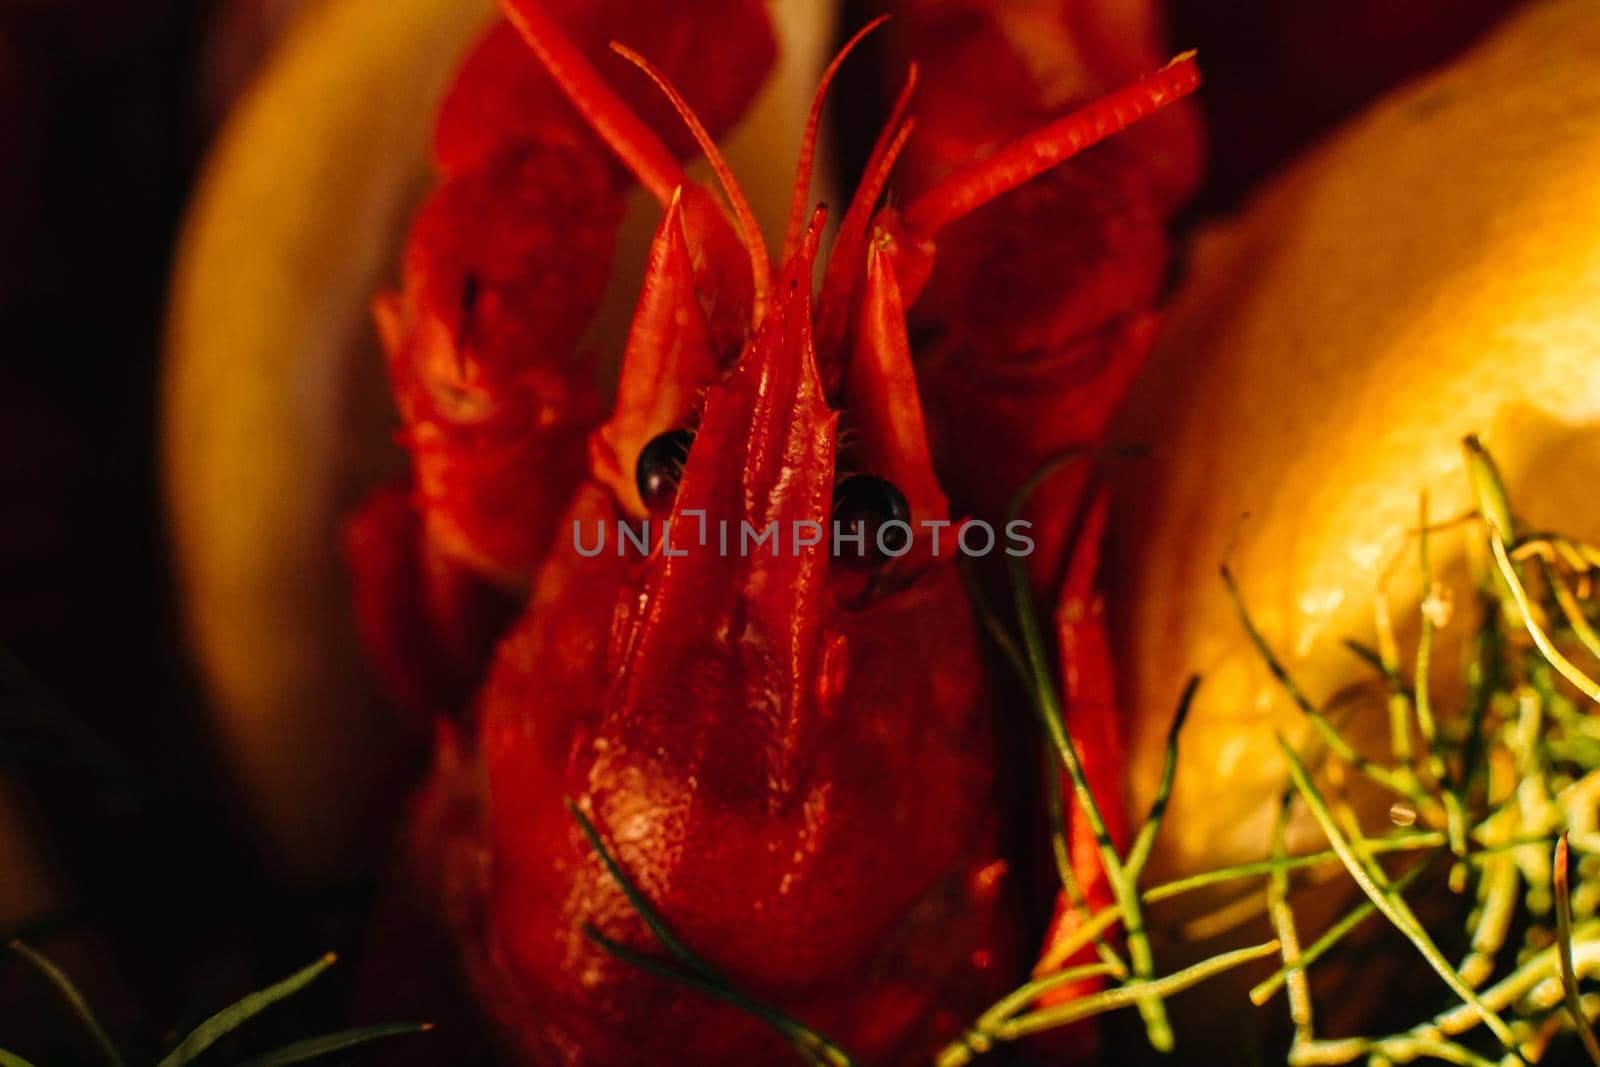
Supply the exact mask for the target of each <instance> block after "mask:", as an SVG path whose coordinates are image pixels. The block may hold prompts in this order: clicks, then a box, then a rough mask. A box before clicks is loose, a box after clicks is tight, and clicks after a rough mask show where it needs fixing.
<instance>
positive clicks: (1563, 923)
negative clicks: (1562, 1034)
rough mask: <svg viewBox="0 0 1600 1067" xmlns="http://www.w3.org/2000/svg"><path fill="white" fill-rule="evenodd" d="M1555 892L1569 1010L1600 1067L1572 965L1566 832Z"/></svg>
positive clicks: (1599, 1044) (1559, 846) (1559, 847)
mask: <svg viewBox="0 0 1600 1067" xmlns="http://www.w3.org/2000/svg"><path fill="white" fill-rule="evenodd" d="M1553 874H1554V876H1555V879H1554V880H1555V892H1556V945H1557V948H1556V962H1557V963H1558V964H1559V965H1560V969H1561V989H1562V992H1563V993H1564V994H1565V996H1566V1002H1567V1014H1568V1015H1570V1016H1572V1028H1573V1029H1574V1030H1576V1031H1577V1032H1578V1039H1579V1040H1580V1041H1582V1042H1583V1050H1584V1051H1585V1052H1587V1053H1588V1054H1589V1059H1590V1060H1591V1061H1593V1062H1594V1064H1595V1067H1600V1041H1597V1040H1596V1039H1595V1036H1594V1027H1592V1026H1590V1025H1589V1017H1588V1016H1587V1015H1585V1014H1584V1013H1583V997H1582V995H1581V994H1580V993H1579V992H1578V975H1577V971H1576V970H1575V969H1574V968H1573V966H1572V894H1571V892H1570V891H1569V890H1568V888H1567V835H1566V834H1562V835H1561V837H1560V838H1559V839H1558V840H1557V841H1556V857H1555V863H1554V868H1553Z"/></svg>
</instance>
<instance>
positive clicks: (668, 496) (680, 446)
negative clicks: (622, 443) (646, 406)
mask: <svg viewBox="0 0 1600 1067" xmlns="http://www.w3.org/2000/svg"><path fill="white" fill-rule="evenodd" d="M693 444H694V431H693V430H668V431H667V432H666V433H662V434H657V435H656V436H654V437H652V438H651V439H650V441H649V443H648V444H646V445H645V446H644V448H642V449H640V450H639V462H638V465H637V466H635V468H634V473H633V477H634V481H635V482H636V483H637V484H638V486H639V498H640V499H641V500H643V501H644V506H645V509H646V510H648V511H650V512H652V513H656V512H663V511H668V510H670V509H671V507H672V501H673V500H674V499H675V498H676V497H677V495H678V479H680V478H682V477H683V466H684V464H685V463H687V462H689V448H690V447H691V446H692V445H693Z"/></svg>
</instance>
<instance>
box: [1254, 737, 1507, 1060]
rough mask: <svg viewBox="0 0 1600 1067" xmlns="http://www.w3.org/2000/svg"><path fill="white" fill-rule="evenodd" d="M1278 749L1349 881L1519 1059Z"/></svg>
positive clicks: (1498, 1024) (1292, 758)
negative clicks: (1342, 865)
mask: <svg viewBox="0 0 1600 1067" xmlns="http://www.w3.org/2000/svg"><path fill="white" fill-rule="evenodd" d="M1278 747H1279V749H1281V750H1282V752H1283V754H1284V758H1285V759H1287V760H1288V761H1289V773H1290V775H1291V776H1292V777H1293V778H1294V784H1295V788H1296V789H1298V790H1299V791H1300V795H1301V796H1302V797H1304V798H1305V801H1306V805H1307V806H1308V807H1309V808H1310V809H1311V814H1312V816H1313V817H1315V819H1316V820H1317V824H1318V825H1319V826H1321V827H1322V832H1323V833H1324V834H1325V835H1326V836H1327V838H1328V843H1329V844H1330V845H1332V846H1333V850H1334V851H1335V852H1337V853H1338V854H1339V859H1340V861H1341V862H1343V863H1344V865H1345V869H1346V870H1347V871H1349V872H1350V877H1351V878H1352V879H1354V881H1355V883H1356V885H1357V886H1359V887H1360V889H1361V891H1362V892H1363V893H1365V894H1366V895H1367V897H1368V899H1370V900H1371V901H1372V903H1373V904H1374V905H1375V906H1376V907H1377V909H1378V911H1379V912H1380V913H1381V914H1382V915H1383V916H1384V918H1386V919H1388V920H1389V921H1390V922H1391V923H1393V924H1394V927H1395V929H1397V930H1399V931H1400V932H1401V933H1402V934H1404V935H1405V936H1406V938H1407V939H1408V940H1409V941H1410V942H1411V943H1412V944H1413V945H1415V946H1416V947H1417V951H1418V952H1419V953H1420V954H1421V956H1422V958H1423V959H1424V960H1426V961H1427V963H1428V965H1429V966H1430V967H1432V968H1433V969H1434V971H1435V972H1437V973H1438V975H1439V977H1440V978H1442V979H1444V982H1445V984H1446V985H1448V986H1449V987H1450V989H1451V991H1452V992H1454V993H1455V994H1456V996H1458V997H1460V998H1461V999H1462V1000H1463V1001H1464V1002H1465V1003H1466V1004H1468V1005H1469V1006H1470V1007H1471V1008H1472V1009H1473V1010H1474V1011H1476V1012H1477V1014H1478V1016H1479V1018H1481V1019H1482V1020H1483V1023H1484V1025H1485V1026H1487V1027H1488V1028H1489V1030H1490V1032H1492V1033H1493V1034H1494V1036H1495V1037H1496V1039H1498V1040H1499V1041H1500V1043H1501V1044H1502V1045H1503V1046H1504V1047H1505V1050H1506V1052H1508V1053H1510V1054H1511V1055H1513V1056H1517V1057H1518V1058H1519V1059H1520V1058H1521V1057H1520V1054H1519V1053H1518V1052H1517V1041H1516V1037H1515V1035H1513V1034H1512V1032H1511V1028H1510V1027H1509V1026H1507V1025H1506V1023H1505V1020H1504V1019H1502V1018H1500V1016H1499V1015H1497V1014H1496V1013H1495V1012H1493V1011H1490V1010H1489V1008H1488V1007H1486V1006H1485V1005H1484V1004H1483V1002H1482V1001H1481V1000H1479V999H1478V995H1477V994H1476V993H1474V992H1473V991H1472V988H1471V987H1470V986H1468V985H1467V984H1466V983H1465V982H1464V981H1462V980H1461V976H1460V975H1459V974H1457V973H1456V970H1455V968H1454V967H1452V966H1450V963H1449V961H1448V960H1446V959H1445V958H1444V955H1443V954H1442V953H1441V952H1440V951H1439V948H1438V946H1437V945H1435V944H1434V943H1433V939H1432V938H1430V937H1429V936H1428V934H1427V932H1426V931H1425V930H1423V929H1422V925H1421V924H1420V923H1418V922H1417V921H1416V917H1415V916H1414V915H1412V914H1411V910H1410V908H1408V907H1406V905H1405V903H1404V901H1403V900H1401V899H1400V898H1399V897H1398V895H1396V894H1395V893H1394V891H1393V889H1392V888H1390V889H1387V890H1386V889H1384V888H1383V887H1382V886H1380V885H1379V883H1378V880H1377V879H1375V878H1374V877H1373V875H1372V873H1371V872H1370V871H1368V870H1367V868H1366V866H1365V865H1364V864H1363V863H1362V862H1361V859H1360V857H1359V856H1357V855H1356V852H1355V850H1354V849H1353V848H1352V847H1351V846H1350V842H1349V841H1348V840H1346V839H1345V836H1344V833H1343V832H1342V831H1341V830H1340V829H1339V825H1338V822H1337V820H1336V819H1335V818H1334V816H1333V812H1332V811H1331V810H1330V809H1329V808H1328V803H1327V801H1325V800H1324V799H1323V798H1322V794H1321V793H1320V792H1319V791H1318V790H1317V787H1316V786H1315V784H1313V783H1312V781H1311V776H1310V775H1309V774H1308V773H1307V771H1306V768H1305V764H1304V763H1302V762H1300V756H1299V754H1298V753H1296V752H1295V750H1294V749H1293V747H1291V746H1290V745H1289V743H1288V742H1286V741H1285V740H1284V739H1283V738H1281V737H1280V738H1278Z"/></svg>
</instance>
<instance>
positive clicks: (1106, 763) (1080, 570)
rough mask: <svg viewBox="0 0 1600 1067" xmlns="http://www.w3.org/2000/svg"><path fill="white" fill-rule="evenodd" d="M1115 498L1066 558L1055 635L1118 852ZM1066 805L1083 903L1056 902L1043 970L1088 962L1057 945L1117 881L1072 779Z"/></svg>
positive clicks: (1102, 903) (1052, 998)
mask: <svg viewBox="0 0 1600 1067" xmlns="http://www.w3.org/2000/svg"><path fill="white" fill-rule="evenodd" d="M1108 505H1109V497H1108V496H1107V495H1106V494H1105V493H1104V492H1101V493H1100V494H1098V495H1097V496H1096V497H1095V498H1094V499H1093V501H1092V502H1091V503H1090V505H1089V509H1088V511H1087V513H1086V515H1085V519H1084V523H1083V526H1082V528H1081V531H1080V533H1079V536H1078V539H1077V541H1076V542H1075V544H1074V546H1073V549H1072V555H1071V558H1070V560H1069V562H1068V564H1067V574H1066V580H1065V582H1064V583H1063V585H1062V588H1061V596H1060V599H1059V601H1058V603H1057V607H1056V616H1055V623H1056V635H1057V641H1058V649H1059V652H1060V657H1061V675H1062V683H1063V685H1062V688H1063V690H1064V692H1065V696H1066V701H1065V706H1066V719H1067V732H1068V734H1069V735H1070V736H1071V738H1072V743H1073V745H1074V747H1075V748H1076V749H1077V750H1078V756H1079V759H1080V761H1081V762H1082V764H1083V774H1084V777H1085V778H1086V779H1087V780H1088V784H1089V791H1090V793H1092V794H1093V795H1094V799H1095V804H1096V806H1097V807H1098V808H1099V809H1100V814H1101V816H1102V817H1103V818H1104V820H1105V825H1106V830H1107V832H1108V833H1109V834H1110V836H1111V840H1112V842H1113V844H1115V845H1116V847H1117V849H1118V851H1119V852H1120V851H1122V850H1123V849H1124V848H1125V846H1126V844H1127V834H1128V820H1127V815H1126V810H1125V806H1124V804H1123V800H1122V771H1123V765H1124V742H1123V738H1122V731H1121V725H1120V722H1119V717H1118V711H1117V699H1116V686H1115V682H1114V678H1113V673H1112V661H1111V646H1110V638H1109V635H1108V633H1107V629H1106V618H1105V601H1104V598H1103V596H1102V595H1101V593H1100V587H1099V569H1100V547H1101V539H1102V538H1103V536H1104V534H1105V525H1106V516H1107V513H1108V510H1109V508H1108ZM1062 795H1063V797H1064V798H1065V803H1066V805H1067V807H1066V820H1067V823H1066V834H1067V847H1068V855H1069V859H1070V863H1071V867H1072V873H1073V876H1074V877H1075V879H1076V881H1077V883H1078V887H1079V889H1080V891H1081V892H1082V894H1083V900H1084V907H1080V906H1079V905H1078V904H1077V903H1076V902H1074V901H1072V900H1070V899H1069V898H1068V897H1067V894H1066V893H1065V891H1063V892H1062V894H1061V896H1060V897H1059V898H1058V900H1057V904H1056V912H1055V916H1054V918H1053V919H1052V920H1051V923H1050V929H1049V931H1048V933H1047V934H1046V936H1045V943H1044V947H1043V949H1042V950H1041V952H1040V962H1039V965H1038V968H1039V971H1041V972H1044V973H1048V972H1051V971H1056V970H1060V969H1061V968H1063V967H1071V966H1074V965H1076V964H1079V963H1084V962H1088V961H1089V959H1090V958H1091V957H1092V955H1093V951H1094V950H1093V948H1092V947H1086V948H1084V949H1083V950H1081V951H1080V952H1079V953H1078V954H1076V955H1073V956H1070V957H1067V958H1057V955H1058V954H1056V953H1054V952H1053V951H1052V946H1053V945H1055V944H1058V943H1060V942H1062V941H1064V940H1065V939H1067V938H1068V937H1069V936H1070V935H1072V934H1073V933H1074V932H1075V931H1076V930H1077V929H1078V928H1079V927H1080V926H1082V924H1083V922H1084V921H1085V920H1086V919H1087V918H1088V915H1089V914H1091V913H1093V912H1095V911H1098V910H1100V909H1101V908H1104V907H1107V906H1108V905H1110V904H1111V903H1112V902H1113V899H1114V898H1113V895H1112V891H1111V882H1110V880H1109V878H1107V876H1106V872H1105V868H1104V867H1103V866H1102V865H1101V862H1100V853H1099V847H1098V842H1097V841H1096V840H1095V837H1094V834H1093V833H1092V832H1091V831H1090V829H1089V826H1088V822H1087V820H1086V819H1085V818H1084V817H1083V814H1082V813H1081V812H1080V811H1078V810H1077V809H1076V805H1075V804H1073V802H1072V799H1071V798H1072V786H1071V783H1070V782H1063V783H1062ZM1096 988H1098V986H1097V980H1095V979H1090V980H1088V981H1085V982H1081V983H1070V984H1068V985H1066V986H1062V987H1060V988H1058V989H1055V990H1052V991H1051V993H1050V994H1048V995H1047V996H1046V998H1044V999H1045V1000H1046V1001H1047V1002H1048V1003H1060V1002H1062V1001H1066V1000H1071V999H1074V998H1076V997H1079V996H1082V995H1084V994H1085V993H1089V992H1093V991H1094V990H1095V989H1096Z"/></svg>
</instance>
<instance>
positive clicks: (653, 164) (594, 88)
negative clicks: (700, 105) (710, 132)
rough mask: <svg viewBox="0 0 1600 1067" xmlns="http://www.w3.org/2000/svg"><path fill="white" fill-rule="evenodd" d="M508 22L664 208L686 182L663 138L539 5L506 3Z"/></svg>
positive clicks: (523, 0)
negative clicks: (627, 102) (619, 94)
mask: <svg viewBox="0 0 1600 1067" xmlns="http://www.w3.org/2000/svg"><path fill="white" fill-rule="evenodd" d="M500 6H501V8H502V9H503V10H504V12H505V16H506V20H507V21H509V22H510V23H511V25H512V26H513V27H514V28H515V29H516V31H517V33H518V34H520V35H521V37H522V40H523V41H524V42H525V43H526V44H527V45H528V47H529V48H530V49H532V50H533V53H534V55H536V56H538V57H539V62H540V63H541V64H542V65H543V66H544V69H545V70H546V71H547V72H548V73H549V75H550V77H551V78H552V79H554V80H555V83H556V85H557V86H559V87H560V89H561V91H562V92H563V93H565V94H566V97H567V99H568V100H570V101H572V106H573V107H575V108H577V109H578V113H579V114H581V115H582V116H583V117H584V118H585V119H586V120H588V123H589V125H590V126H591V127H592V128H593V129H594V132H595V133H596V134H598V135H599V136H600V139H601V140H603V141H604V142H605V143H606V144H607V145H608V146H609V147H610V149H611V150H612V151H613V152H615V153H616V155H617V158H618V159H620V160H621V161H622V164H623V166H625V167H627V168H628V170H629V171H630V172H632V174H633V176H634V177H635V178H637V179H638V180H639V184H641V185H643V186H644V187H645V188H646V189H649V190H650V194H651V195H652V196H654V197H655V198H656V200H657V202H659V203H660V204H661V205H662V206H663V207H665V206H666V205H667V204H668V203H669V202H670V201H671V200H672V196H673V193H674V192H675V191H676V190H677V188H678V187H679V186H681V185H683V184H684V183H685V182H686V181H687V180H688V179H687V178H686V177H685V176H684V173H683V167H681V166H680V165H679V164H678V160H677V158H676V157H674V156H673V154H672V152H671V151H670V150H669V149H668V148H667V146H666V145H665V144H663V143H662V142H661V138H659V137H657V136H656V135H655V133H654V132H653V131H651V129H650V127H648V126H646V125H645V124H644V120H643V119H641V118H639V116H638V115H636V114H634V112H633V109H632V108H630V107H629V106H628V105H627V104H626V103H625V102H624V101H623V99H622V98H621V97H620V96H618V95H617V94H616V91H615V90H613V89H612V88H611V86H609V85H607V84H606V80H605V79H604V78H602V77H601V76H600V72H599V71H597V70H595V69H594V65H593V64H592V63H590V62H589V60H588V58H587V57H586V56H584V54H583V52H582V51H580V50H579V49H578V47H577V46H576V45H575V44H573V43H572V40H571V39H570V38H569V37H568V36H567V35H566V33H565V32H563V31H562V29H561V27H560V26H558V25H557V24H556V23H555V21H554V20H553V19H551V17H550V16H549V14H547V13H546V12H545V10H544V8H543V6H542V5H541V4H540V3H538V2H537V0H503V2H502V3H501V5H500Z"/></svg>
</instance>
